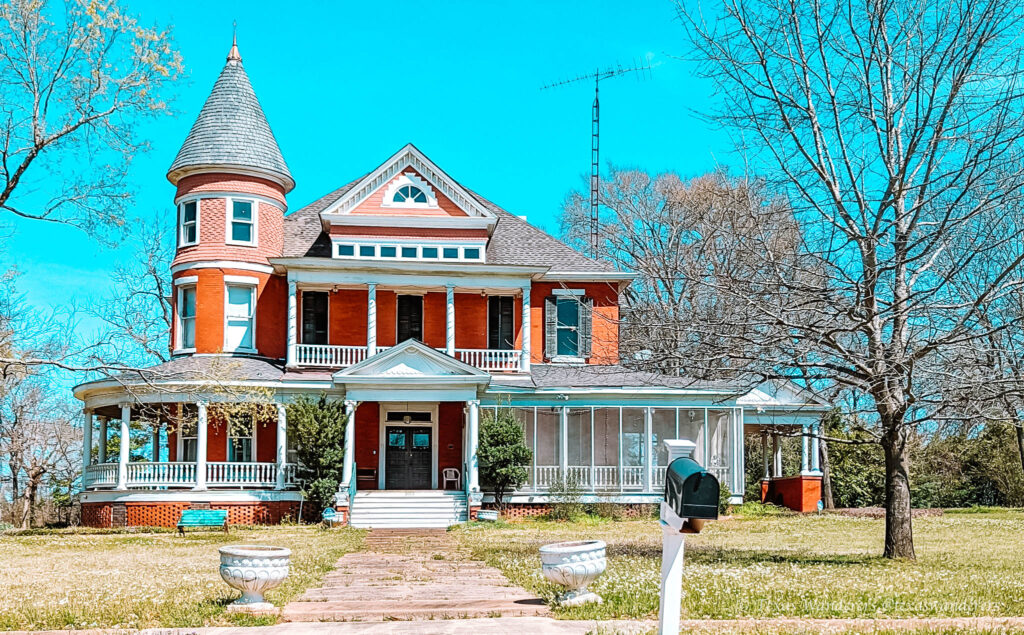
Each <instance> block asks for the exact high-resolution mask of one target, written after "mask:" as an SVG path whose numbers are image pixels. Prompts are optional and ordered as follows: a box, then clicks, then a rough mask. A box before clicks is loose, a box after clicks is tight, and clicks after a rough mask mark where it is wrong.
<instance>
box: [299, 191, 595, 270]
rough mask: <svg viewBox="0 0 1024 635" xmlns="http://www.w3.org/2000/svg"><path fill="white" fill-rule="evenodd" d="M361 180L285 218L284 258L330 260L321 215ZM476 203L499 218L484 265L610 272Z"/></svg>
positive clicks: (483, 201) (527, 225)
mask: <svg viewBox="0 0 1024 635" xmlns="http://www.w3.org/2000/svg"><path fill="white" fill-rule="evenodd" d="M363 178H364V177H359V178H358V179H356V180H354V181H352V182H351V183H348V184H346V185H343V186H341V187H339V188H338V189H336V190H334V191H333V192H331V193H330V194H326V195H324V196H322V197H320V198H318V199H317V200H315V201H313V202H312V203H310V204H309V205H306V206H305V207H303V208H302V209H299V210H296V211H294V212H292V213H291V214H289V215H288V216H286V217H285V223H284V257H285V258H302V257H310V258H330V257H331V240H330V237H329V236H328V235H327V234H326V233H324V231H323V226H322V225H321V224H320V212H322V211H324V210H325V209H327V208H328V207H330V206H331V204H332V203H334V202H335V201H337V200H338V199H340V198H341V197H342V196H344V195H345V194H346V193H347V192H348V191H349V190H350V189H351V188H352V187H353V186H355V184H357V183H359V181H361V180H362V179H363ZM467 191H468V192H469V193H470V194H471V195H472V196H473V197H474V198H476V200H477V201H478V202H479V203H480V204H481V205H483V206H484V207H486V208H487V209H488V210H489V211H491V212H492V213H493V214H494V215H495V216H497V217H498V222H497V224H496V225H495V226H494V233H493V234H492V235H491V240H490V242H489V243H488V244H487V263H488V264H492V265H530V266H540V267H551V269H552V270H553V271H573V272H602V273H603V272H610V271H614V270H615V269H614V267H612V266H611V265H610V264H608V263H606V262H602V261H599V260H594V259H593V258H588V257H587V256H584V255H583V254H581V253H580V252H578V251H576V250H575V249H573V248H572V247H569V246H568V245H566V244H565V243H563V242H562V241H560V240H558V239H557V238H554V237H553V236H551V235H550V234H548V233H546V232H544V231H543V230H541V229H538V228H537V227H534V226H533V225H531V224H530V223H528V222H527V221H525V220H523V219H522V218H519V217H518V216H516V215H514V214H511V213H509V212H507V211H505V210H504V209H502V208H500V207H498V206H497V205H495V204H494V203H492V202H491V201H489V200H487V199H485V198H484V197H482V196H480V195H479V194H477V193H476V192H473V191H472V190H467Z"/></svg>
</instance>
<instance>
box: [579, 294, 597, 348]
mask: <svg viewBox="0 0 1024 635" xmlns="http://www.w3.org/2000/svg"><path fill="white" fill-rule="evenodd" d="M593 315H594V298H587V297H583V298H580V332H579V338H580V357H590V352H591V345H590V341H591V336H590V331H591V329H590V324H591V321H592V319H593Z"/></svg>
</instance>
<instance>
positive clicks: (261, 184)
mask: <svg viewBox="0 0 1024 635" xmlns="http://www.w3.org/2000/svg"><path fill="white" fill-rule="evenodd" d="M203 192H239V193H241V194H255V195H256V196H265V197H267V198H269V199H273V200H275V201H278V202H279V203H281V207H282V208H285V205H286V203H285V196H284V194H285V192H284V188H282V187H281V186H280V185H278V184H277V183H274V182H273V181H269V180H267V179H261V178H258V177H255V176H243V175H240V174H194V175H192V176H186V177H184V178H183V179H181V180H180V181H178V191H177V193H176V194H175V195H174V198H175V199H179V198H181V197H182V196H185V195H186V194H199V193H203Z"/></svg>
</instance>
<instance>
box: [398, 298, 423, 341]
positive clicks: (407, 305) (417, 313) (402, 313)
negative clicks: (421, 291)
mask: <svg viewBox="0 0 1024 635" xmlns="http://www.w3.org/2000/svg"><path fill="white" fill-rule="evenodd" d="M397 313H398V333H397V338H396V342H404V341H405V340H419V341H421V342H422V341H423V297H422V296H418V295H400V296H398V311H397Z"/></svg>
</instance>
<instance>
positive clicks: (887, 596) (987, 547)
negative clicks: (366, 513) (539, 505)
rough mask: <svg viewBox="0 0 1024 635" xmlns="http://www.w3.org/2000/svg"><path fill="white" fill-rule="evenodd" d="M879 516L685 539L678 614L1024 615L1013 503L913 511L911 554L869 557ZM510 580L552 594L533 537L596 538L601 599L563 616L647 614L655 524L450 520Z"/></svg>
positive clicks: (757, 523)
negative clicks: (604, 566) (916, 514)
mask: <svg viewBox="0 0 1024 635" xmlns="http://www.w3.org/2000/svg"><path fill="white" fill-rule="evenodd" d="M882 523H883V521H881V520H876V519H864V518H848V517H842V516H834V515H824V516H795V515H786V516H774V517H764V518H741V517H736V518H732V519H726V520H722V521H718V522H713V523H708V524H707V525H706V526H705V529H704V531H703V533H701V534H699V535H695V536H688V537H687V539H686V573H685V581H684V597H683V606H682V614H683V617H684V618H695V619H698V618H720V619H728V618H739V617H777V616H792V617H820V618H827V617H867V618H873V617H886V616H887V617H953V616H1014V615H1024V575H1022V572H1024V549H1022V548H1021V544H1022V539H1024V538H1022V537H1024V513H1022V512H1021V511H1012V510H993V511H982V512H977V513H947V514H945V515H943V516H938V517H931V518H919V519H915V521H914V534H915V544H916V547H917V555H918V560H917V562H891V561H887V560H884V559H883V558H881V557H879V554H880V553H881V552H882V540H883V536H884V526H883V524H882ZM454 533H455V535H456V536H458V537H459V538H460V540H461V541H462V542H463V544H465V545H466V546H468V547H469V548H471V549H472V550H473V551H474V553H475V554H476V555H477V556H478V557H481V558H483V559H485V560H487V561H488V562H489V563H491V564H492V565H495V566H497V567H499V568H500V569H501V570H502V571H504V572H505V574H506V575H507V576H508V577H509V578H510V579H511V580H512V581H513V582H516V583H518V584H521V585H523V586H525V587H526V588H528V589H531V590H533V591H535V592H536V593H539V594H540V595H541V596H542V597H545V598H552V597H553V596H554V594H555V590H556V589H555V588H554V587H553V586H551V585H549V584H547V583H546V582H545V580H544V579H543V577H542V576H541V573H540V558H539V556H538V552H537V549H538V547H539V546H540V545H542V544H544V543H548V542H555V541H558V540H567V539H580V538H599V539H601V540H604V541H606V542H607V543H608V556H609V559H608V571H607V573H605V575H604V576H603V577H602V578H601V579H599V580H598V582H596V583H595V584H594V585H593V586H592V587H591V588H592V590H594V591H596V592H597V593H598V594H600V595H601V596H602V597H603V598H604V604H602V605H599V606H590V607H585V608H577V609H566V610H561V611H559V614H560V615H561V616H563V617H567V618H599V619H600V618H636V617H641V618H648V617H653V616H656V614H657V610H658V591H659V584H660V580H661V575H660V566H661V531H660V529H659V527H658V523H657V521H656V520H653V519H651V520H642V521H618V522H615V521H607V520H596V519H592V520H585V521H580V522H575V523H555V522H528V523H513V524H509V525H504V526H495V525H487V524H483V523H474V524H473V525H470V526H466V527H463V528H460V529H457V530H455V532H454Z"/></svg>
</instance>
